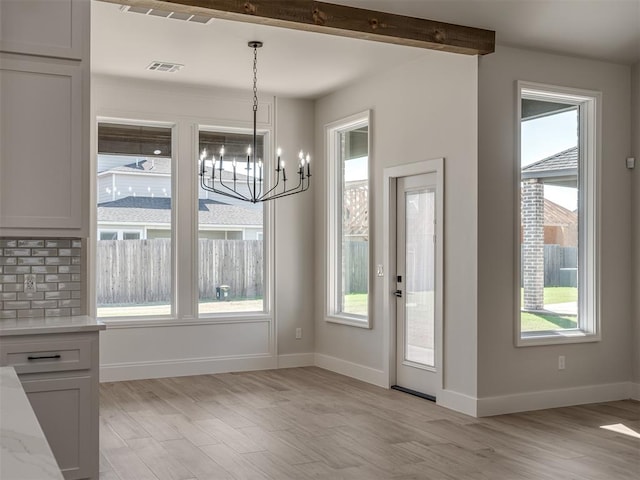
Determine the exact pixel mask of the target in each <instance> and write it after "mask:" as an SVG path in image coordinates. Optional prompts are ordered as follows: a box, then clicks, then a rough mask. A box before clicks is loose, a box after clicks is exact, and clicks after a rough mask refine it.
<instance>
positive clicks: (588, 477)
mask: <svg viewBox="0 0 640 480" xmlns="http://www.w3.org/2000/svg"><path fill="white" fill-rule="evenodd" d="M100 399H101V403H100V480H129V479H131V480H193V479H198V480H217V479H238V480H241V479H256V480H257V479H260V480H266V479H275V480H286V479H292V480H306V479H314V480H340V479H344V480H356V479H364V480H384V479H397V480H409V479H425V480H426V479H429V480H452V479H465V480H467V479H468V480H519V479H522V480H538V479H539V480H565V479H576V480H578V479H579V480H638V479H640V438H634V437H632V436H629V435H625V434H622V433H618V432H616V431H612V430H608V429H603V428H600V427H601V426H603V425H616V424H621V425H623V426H624V427H626V428H628V429H630V430H631V431H632V432H634V431H635V432H640V402H634V401H621V402H610V403H602V404H594V405H585V406H578V407H569V408H559V409H553V410H544V411H535V412H528V413H521V414H514V415H503V416H498V417H491V418H484V419H475V418H471V417H467V416H465V415H462V414H458V413H456V412H452V411H450V410H447V409H445V408H441V407H438V406H436V405H435V404H434V403H431V402H429V401H427V400H423V399H419V398H416V397H412V396H410V395H407V394H405V393H402V392H398V391H394V390H385V389H382V388H379V387H375V386H372V385H369V384H366V383H363V382H359V381H357V380H353V379H351V378H348V377H344V376H342V375H338V374H335V373H332V372H328V371H326V370H322V369H319V368H315V367H307V368H292V369H284V370H269V371H258V372H246V373H236V374H218V375H201V376H194V377H177V378H165V379H157V380H139V381H129V382H117V383H103V384H101V386H100Z"/></svg>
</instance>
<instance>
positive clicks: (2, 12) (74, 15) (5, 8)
mask: <svg viewBox="0 0 640 480" xmlns="http://www.w3.org/2000/svg"><path fill="white" fill-rule="evenodd" d="M89 15H90V2H88V1H85V0H28V1H25V0H2V1H0V50H1V51H4V52H11V53H22V54H28V55H44V56H51V57H60V58H71V59H77V60H80V59H81V58H82V56H83V46H84V45H83V44H85V43H86V42H87V40H86V39H87V31H86V25H88V24H89Z"/></svg>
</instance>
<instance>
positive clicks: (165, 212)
mask: <svg viewBox="0 0 640 480" xmlns="http://www.w3.org/2000/svg"><path fill="white" fill-rule="evenodd" d="M150 128H151V130H153V134H154V136H155V137H154V138H155V140H153V141H156V140H158V143H157V144H154V145H155V147H153V146H152V145H151V143H150V142H151V140H149V139H148V138H145V135H146V134H149V132H148V131H147V130H148V129H147V127H131V126H127V125H112V124H103V123H101V124H99V125H98V139H99V144H100V146H101V149H100V153H99V154H98V168H97V185H98V193H97V197H98V204H97V218H98V230H99V232H100V235H99V236H98V238H99V240H98V242H97V252H96V271H97V272H98V273H97V282H96V283H97V285H96V288H97V291H96V296H97V306H98V316H99V317H132V316H147V315H170V314H171V298H172V277H173V273H172V262H171V229H172V223H171V209H172V198H171V173H172V166H171V157H170V156H165V155H167V154H168V155H170V152H167V148H166V145H167V140H166V139H167V138H168V139H169V141H168V143H169V144H170V138H171V129H170V128H160V127H150ZM114 132H118V135H115V134H114ZM124 132H127V135H125V133H124ZM140 145H144V147H141V146H140ZM151 148H154V149H153V150H152V152H153V151H157V152H159V153H157V154H156V155H153V153H151V155H152V156H145V155H138V154H135V153H131V152H135V151H144V152H146V151H147V150H149V149H151ZM110 149H111V150H110ZM132 226H135V228H136V230H135V231H131V228H132ZM152 231H155V232H158V235H157V236H154V235H148V233H149V232H152ZM145 232H146V233H145Z"/></svg>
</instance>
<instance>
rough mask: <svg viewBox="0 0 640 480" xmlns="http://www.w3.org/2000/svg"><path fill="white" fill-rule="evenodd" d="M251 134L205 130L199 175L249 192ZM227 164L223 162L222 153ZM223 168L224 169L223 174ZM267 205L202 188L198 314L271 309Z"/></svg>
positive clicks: (261, 146)
mask: <svg viewBox="0 0 640 480" xmlns="http://www.w3.org/2000/svg"><path fill="white" fill-rule="evenodd" d="M252 142H253V136H252V135H250V134H248V133H244V132H237V131H234V132H225V131H220V130H216V131H211V130H204V129H203V130H201V131H200V134H199V145H198V147H199V151H200V159H199V160H198V162H199V164H198V172H200V170H201V168H202V166H201V163H200V162H204V166H205V174H206V175H211V172H212V167H213V164H214V162H217V163H216V173H215V174H216V176H217V178H220V177H219V175H222V178H223V179H224V181H225V182H227V183H228V184H233V183H234V175H235V178H236V182H235V183H236V187H237V188H238V189H239V190H240V189H242V188H244V189H245V193H248V190H247V189H248V187H247V184H248V180H253V172H252V171H250V170H249V169H248V166H247V162H246V158H247V147H248V146H250V145H251V144H252ZM265 143H266V137H265V135H259V137H258V145H257V155H258V157H259V158H265V152H266V151H268V150H267V149H266V148H265ZM223 147H224V152H225V153H224V157H223V158H224V161H223V163H222V165H221V164H220V154H219V152H220V150H221V148H223ZM220 167H222V170H220ZM268 208H269V206H268V205H266V204H262V203H257V204H252V203H249V202H244V201H240V200H235V199H232V198H230V197H227V196H224V195H219V194H216V193H211V192H208V191H206V190H204V189H203V188H202V187H199V188H198V255H199V256H198V262H197V263H198V268H199V275H198V300H199V301H198V309H199V313H200V315H201V316H202V315H207V314H211V315H216V314H229V313H232V314H233V313H238V314H242V313H248V312H251V313H262V312H265V311H266V310H267V303H266V298H267V296H266V295H265V289H266V284H267V282H266V281H265V279H266V278H267V275H266V272H267V269H266V267H267V261H266V259H267V253H266V252H267V250H266V248H265V242H264V241H263V230H264V216H265V215H264V214H265V211H266V210H267V209H268Z"/></svg>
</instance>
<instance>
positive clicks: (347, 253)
mask: <svg viewBox="0 0 640 480" xmlns="http://www.w3.org/2000/svg"><path fill="white" fill-rule="evenodd" d="M368 133H369V128H368V127H366V126H365V127H360V128H357V129H355V130H350V131H347V132H342V133H340V147H341V157H340V158H341V160H340V161H341V164H342V166H341V169H342V212H341V213H342V215H341V217H342V225H341V229H340V232H341V239H340V241H341V242H340V245H341V252H340V258H341V267H342V276H341V277H342V278H341V292H340V293H341V297H340V298H341V300H342V302H341V303H342V310H341V313H346V314H349V315H358V316H364V317H366V316H367V315H368V297H369V157H368V142H369V140H368ZM339 311H340V310H339Z"/></svg>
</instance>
